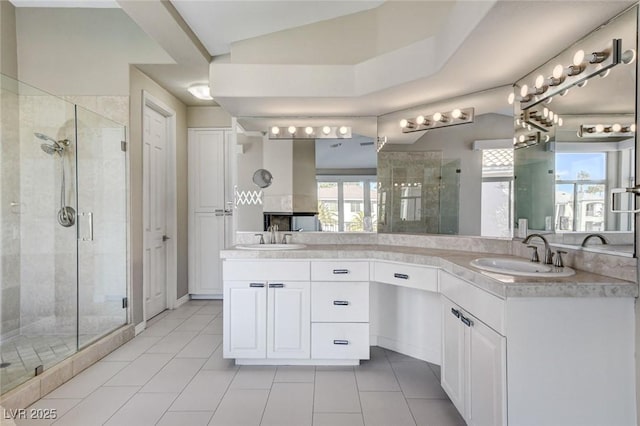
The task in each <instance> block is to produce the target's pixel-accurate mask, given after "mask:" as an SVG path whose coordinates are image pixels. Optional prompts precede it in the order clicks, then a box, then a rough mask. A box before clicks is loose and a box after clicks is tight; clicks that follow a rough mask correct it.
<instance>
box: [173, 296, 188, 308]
mask: <svg viewBox="0 0 640 426" xmlns="http://www.w3.org/2000/svg"><path fill="white" fill-rule="evenodd" d="M188 301H189V293H187V294H185V295H184V296H182V297H181V298H179V299H178V300H176V303H175V304H174V305H173V308H174V309H175V308H179V307H180V306H182V305H184V304H185V303H187V302H188Z"/></svg>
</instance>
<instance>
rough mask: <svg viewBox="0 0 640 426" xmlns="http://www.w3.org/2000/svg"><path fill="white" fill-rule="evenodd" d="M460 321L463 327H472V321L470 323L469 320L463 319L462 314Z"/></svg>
mask: <svg viewBox="0 0 640 426" xmlns="http://www.w3.org/2000/svg"><path fill="white" fill-rule="evenodd" d="M460 321H462V322H463V323H464V325H466V326H467V327H472V326H473V321H471V320H470V319H469V318H467V317H465V316H464V315H462V314H460Z"/></svg>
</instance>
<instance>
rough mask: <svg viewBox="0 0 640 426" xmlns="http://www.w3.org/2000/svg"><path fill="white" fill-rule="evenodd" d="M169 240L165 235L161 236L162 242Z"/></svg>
mask: <svg viewBox="0 0 640 426" xmlns="http://www.w3.org/2000/svg"><path fill="white" fill-rule="evenodd" d="M170 239H171V238H169V237H167V236H166V235H163V236H162V242H163V243H164V242H166V241H167V240H170Z"/></svg>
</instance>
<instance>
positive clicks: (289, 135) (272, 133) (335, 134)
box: [269, 126, 352, 139]
mask: <svg viewBox="0 0 640 426" xmlns="http://www.w3.org/2000/svg"><path fill="white" fill-rule="evenodd" d="M351 137H352V135H351V127H349V126H300V127H296V126H271V127H270V128H269V139H350V138H351Z"/></svg>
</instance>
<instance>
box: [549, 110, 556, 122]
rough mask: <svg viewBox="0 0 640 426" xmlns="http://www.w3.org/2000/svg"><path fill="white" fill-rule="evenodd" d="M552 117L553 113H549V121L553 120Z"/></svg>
mask: <svg viewBox="0 0 640 426" xmlns="http://www.w3.org/2000/svg"><path fill="white" fill-rule="evenodd" d="M554 116H555V114H554V113H553V111H549V120H553V117H554Z"/></svg>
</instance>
